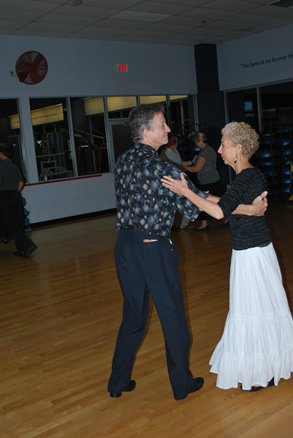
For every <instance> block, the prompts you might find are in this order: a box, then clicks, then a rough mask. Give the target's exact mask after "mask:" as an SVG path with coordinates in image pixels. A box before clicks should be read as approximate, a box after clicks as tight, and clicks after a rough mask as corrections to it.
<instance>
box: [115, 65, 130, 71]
mask: <svg viewBox="0 0 293 438" xmlns="http://www.w3.org/2000/svg"><path fill="white" fill-rule="evenodd" d="M117 71H121V72H126V71H128V64H117Z"/></svg>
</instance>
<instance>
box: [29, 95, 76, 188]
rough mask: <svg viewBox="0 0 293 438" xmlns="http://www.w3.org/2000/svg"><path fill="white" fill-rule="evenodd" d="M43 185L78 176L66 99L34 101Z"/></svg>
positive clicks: (33, 121) (33, 117) (35, 131)
mask: <svg viewBox="0 0 293 438" xmlns="http://www.w3.org/2000/svg"><path fill="white" fill-rule="evenodd" d="M30 106H31V117H32V125H33V133H34V142H35V151H36V160H37V167H38V174H39V181H48V180H56V179H63V178H69V177H72V176H73V175H74V172H73V166H72V151H71V144H70V141H69V129H68V119H67V104H66V99H65V98H40V99H30Z"/></svg>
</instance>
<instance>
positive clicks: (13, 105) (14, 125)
mask: <svg viewBox="0 0 293 438" xmlns="http://www.w3.org/2000/svg"><path fill="white" fill-rule="evenodd" d="M0 143H5V144H8V145H10V146H11V147H12V149H13V158H12V161H14V163H16V164H17V165H18V166H19V167H20V168H21V170H22V173H23V175H24V177H26V169H25V163H24V160H23V155H22V147H21V129H20V121H19V115H18V107H17V100H16V99H0Z"/></svg>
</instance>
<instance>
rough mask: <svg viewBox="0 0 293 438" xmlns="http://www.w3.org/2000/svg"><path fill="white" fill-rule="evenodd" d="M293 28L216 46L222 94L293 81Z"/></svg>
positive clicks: (292, 26) (288, 27) (284, 28)
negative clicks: (228, 91) (232, 90)
mask: <svg viewBox="0 0 293 438" xmlns="http://www.w3.org/2000/svg"><path fill="white" fill-rule="evenodd" d="M292 41H293V25H289V26H285V27H280V28H278V29H274V30H271V31H267V32H262V33H259V34H256V35H254V36H249V37H245V38H241V39H238V40H235V41H231V42H228V43H223V44H219V45H218V46H217V56H218V70H219V83H220V89H221V90H223V91H224V90H231V89H235V88H244V87H250V86H257V85H264V84H266V83H271V82H278V81H285V80H292V78H293V45H292Z"/></svg>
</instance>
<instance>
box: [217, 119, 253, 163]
mask: <svg viewBox="0 0 293 438" xmlns="http://www.w3.org/2000/svg"><path fill="white" fill-rule="evenodd" d="M222 135H227V136H228V137H229V138H230V140H231V141H232V144H233V146H236V145H237V144H238V143H239V144H241V145H242V153H243V155H244V156H245V157H246V158H248V159H250V158H251V157H252V155H253V154H254V153H255V152H256V151H257V150H258V148H259V142H258V137H259V136H258V134H257V132H256V131H255V130H254V129H253V128H252V127H251V126H250V125H248V123H244V122H231V123H228V124H227V125H226V126H224V128H223V129H222Z"/></svg>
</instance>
